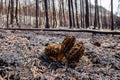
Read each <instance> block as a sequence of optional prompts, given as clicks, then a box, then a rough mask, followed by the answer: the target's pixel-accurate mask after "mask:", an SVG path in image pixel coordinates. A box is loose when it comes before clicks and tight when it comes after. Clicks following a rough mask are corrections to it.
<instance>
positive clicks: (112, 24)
mask: <svg viewBox="0 0 120 80" xmlns="http://www.w3.org/2000/svg"><path fill="white" fill-rule="evenodd" d="M111 30H114V22H113V0H111Z"/></svg>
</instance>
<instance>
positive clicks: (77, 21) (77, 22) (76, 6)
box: [75, 0, 79, 28]
mask: <svg viewBox="0 0 120 80" xmlns="http://www.w3.org/2000/svg"><path fill="white" fill-rule="evenodd" d="M77 1H78V0H75V8H76V24H77V28H79V20H78V5H77Z"/></svg>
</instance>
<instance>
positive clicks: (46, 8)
mask: <svg viewBox="0 0 120 80" xmlns="http://www.w3.org/2000/svg"><path fill="white" fill-rule="evenodd" d="M44 5H45V17H46V25H45V28H50V26H49V18H48V6H47V0H44Z"/></svg>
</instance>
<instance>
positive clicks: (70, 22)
mask: <svg viewBox="0 0 120 80" xmlns="http://www.w3.org/2000/svg"><path fill="white" fill-rule="evenodd" d="M68 9H69V26H70V27H69V28H72V18H71V5H70V0H68Z"/></svg>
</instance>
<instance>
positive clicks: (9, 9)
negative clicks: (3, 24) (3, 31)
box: [7, 0, 10, 28]
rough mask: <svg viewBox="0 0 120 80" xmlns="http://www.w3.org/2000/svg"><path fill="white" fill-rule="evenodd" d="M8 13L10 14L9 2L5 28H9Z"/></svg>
mask: <svg viewBox="0 0 120 80" xmlns="http://www.w3.org/2000/svg"><path fill="white" fill-rule="evenodd" d="M9 13H10V0H9V3H8V10H7V28H8V27H9Z"/></svg>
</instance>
